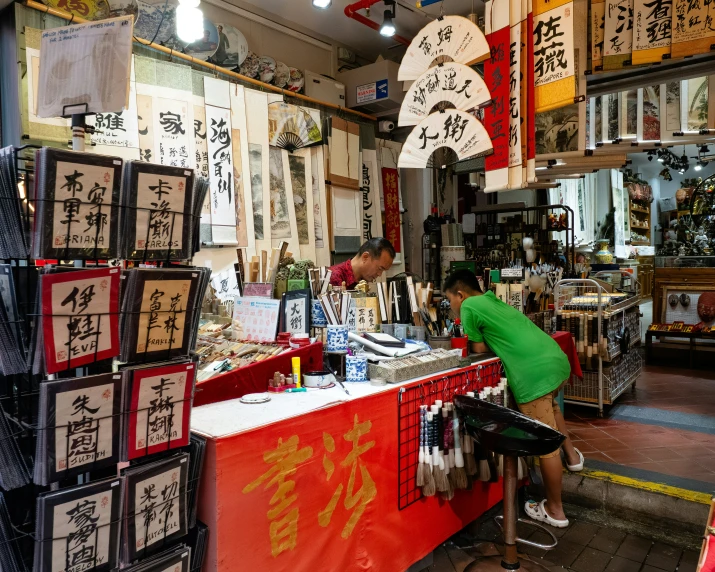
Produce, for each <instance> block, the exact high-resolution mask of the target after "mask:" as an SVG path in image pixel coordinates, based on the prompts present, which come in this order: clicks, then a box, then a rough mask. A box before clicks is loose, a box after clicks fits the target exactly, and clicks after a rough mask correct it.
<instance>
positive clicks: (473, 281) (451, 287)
mask: <svg viewBox="0 0 715 572" xmlns="http://www.w3.org/2000/svg"><path fill="white" fill-rule="evenodd" d="M443 289H444V291H445V292H447V291H450V292H452V293H456V292H457V291H458V290H463V291H467V292H470V291H471V292H481V291H482V289H481V288H480V286H479V280H477V277H476V276H475V274H474V272H472V271H471V270H467V269H466V268H463V269H461V270H455V271H454V272H452V273H451V274H450V275H449V276H448V277H447V280H445V281H444V286H443Z"/></svg>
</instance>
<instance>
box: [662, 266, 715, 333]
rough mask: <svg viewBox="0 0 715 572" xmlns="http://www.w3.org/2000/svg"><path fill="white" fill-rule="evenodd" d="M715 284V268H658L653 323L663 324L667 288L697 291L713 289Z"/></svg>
mask: <svg viewBox="0 0 715 572" xmlns="http://www.w3.org/2000/svg"><path fill="white" fill-rule="evenodd" d="M713 284H715V268H656V269H655V285H654V287H653V322H655V323H656V324H657V323H661V322H662V321H663V319H664V316H665V312H663V306H664V304H666V303H667V302H666V300H665V299H664V295H663V294H664V292H665V290H666V289H667V288H670V289H673V288H684V289H693V290H695V291H698V290H703V289H712V286H713Z"/></svg>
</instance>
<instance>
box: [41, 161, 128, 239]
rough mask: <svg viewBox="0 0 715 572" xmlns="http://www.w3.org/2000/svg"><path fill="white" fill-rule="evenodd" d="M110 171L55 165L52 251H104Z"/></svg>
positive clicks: (110, 183)
mask: <svg viewBox="0 0 715 572" xmlns="http://www.w3.org/2000/svg"><path fill="white" fill-rule="evenodd" d="M113 185H114V170H113V169H108V168H107V167H101V166H96V165H84V164H74V163H65V162H62V161H58V162H57V174H56V178H55V201H56V202H55V203H54V219H53V229H52V234H53V240H52V246H53V247H54V248H64V247H68V248H86V249H90V250H91V249H94V248H95V247H96V248H99V249H102V248H107V247H108V246H109V238H110V237H109V235H110V227H109V219H110V216H111V212H112V211H111V203H112V199H111V197H112V189H113Z"/></svg>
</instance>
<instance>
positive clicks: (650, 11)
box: [631, 0, 673, 66]
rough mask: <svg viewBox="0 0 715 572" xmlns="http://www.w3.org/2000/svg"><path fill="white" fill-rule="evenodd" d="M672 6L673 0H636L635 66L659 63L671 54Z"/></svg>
mask: <svg viewBox="0 0 715 572" xmlns="http://www.w3.org/2000/svg"><path fill="white" fill-rule="evenodd" d="M672 8H673V1H672V0H634V2H633V16H634V18H633V55H632V58H631V60H632V63H633V65H634V66H635V65H640V64H651V63H658V62H660V61H662V60H663V59H664V56H669V55H670V42H671V30H672V19H673V13H672Z"/></svg>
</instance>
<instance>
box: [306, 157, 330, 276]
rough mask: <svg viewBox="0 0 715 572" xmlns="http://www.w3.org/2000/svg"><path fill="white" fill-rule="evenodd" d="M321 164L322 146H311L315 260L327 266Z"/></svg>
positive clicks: (325, 213)
mask: <svg viewBox="0 0 715 572" xmlns="http://www.w3.org/2000/svg"><path fill="white" fill-rule="evenodd" d="M323 165H324V160H323V146H322V145H318V146H316V147H311V148H310V170H311V179H312V190H313V222H314V225H315V226H314V228H315V257H316V258H315V262H316V264H317V265H318V266H329V265H330V238H329V231H328V202H327V196H326V194H325V170H324V167H323Z"/></svg>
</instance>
